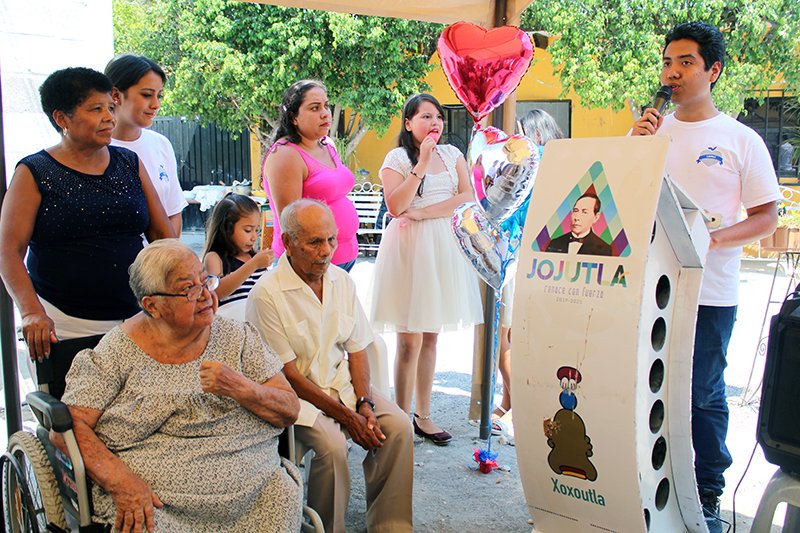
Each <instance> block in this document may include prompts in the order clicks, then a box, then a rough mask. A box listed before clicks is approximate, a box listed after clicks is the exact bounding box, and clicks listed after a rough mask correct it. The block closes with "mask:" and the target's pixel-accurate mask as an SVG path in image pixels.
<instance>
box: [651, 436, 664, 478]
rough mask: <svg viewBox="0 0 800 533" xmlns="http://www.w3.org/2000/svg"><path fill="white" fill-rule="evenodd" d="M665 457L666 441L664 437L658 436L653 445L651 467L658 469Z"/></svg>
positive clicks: (662, 464)
mask: <svg viewBox="0 0 800 533" xmlns="http://www.w3.org/2000/svg"><path fill="white" fill-rule="evenodd" d="M666 458H667V441H666V439H664V437H658V439H657V440H656V443H655V444H654V445H653V455H652V457H651V461H652V462H653V468H654V469H655V470H660V469H661V467H662V466H664V460H665V459H666Z"/></svg>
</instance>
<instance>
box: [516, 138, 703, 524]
mask: <svg viewBox="0 0 800 533" xmlns="http://www.w3.org/2000/svg"><path fill="white" fill-rule="evenodd" d="M669 143H670V140H669V138H668V137H665V136H651V137H624V138H607V139H564V140H557V141H551V142H549V143H548V144H547V147H546V149H545V151H544V155H543V158H542V160H541V163H540V166H539V173H538V177H537V179H536V185H535V187H534V190H533V194H532V197H531V203H530V208H529V210H528V216H527V220H526V223H525V233H524V236H523V241H522V244H521V248H520V256H519V264H518V270H517V274H516V278H515V281H516V292H515V297H514V322H513V326H512V339H511V341H512V354H513V356H512V372H511V373H512V391H513V404H514V425H515V428H516V451H517V457H518V460H519V467H520V475H521V478H522V483H523V488H524V490H525V497H526V500H527V503H528V506H529V508H530V512H531V516H532V518H533V524H534V531H536V532H548V533H550V532H552V533H578V532H581V533H583V532H592V531H596V532H598V533H600V532H617V533H634V532H642V533H644V532H651V533H654V532H664V533H667V532H668V533H679V532H683V531H690V532H706V531H707V529H706V526H705V521H704V519H703V514H702V509H701V507H700V501H699V497H698V494H697V488H696V484H695V477H694V466H693V451H692V441H691V424H690V414H691V375H692V351H693V345H694V327H695V318H696V313H697V302H698V296H699V291H700V282H701V279H702V274H703V264H704V262H705V254H706V251H707V249H708V243H709V235H708V230H707V229H706V225H705V220H704V217H703V215H702V212H701V211H700V210H699V208H698V207H697V206H696V204H694V202H693V201H692V200H691V199H690V198H689V197H688V196H687V195H686V194H685V193H683V192H682V191H681V190H680V189H679V188H678V187H677V186H676V185H675V184H674V183H672V182H671V180H670V179H669V178H668V177H666V176H664V163H665V161H666V157H667V152H668V150H669ZM587 206H590V207H589V208H588V209H587ZM573 213H574V214H573ZM587 219H588V224H590V225H591V232H589V234H587V235H586V236H585V237H584V238H583V241H582V242H580V241H575V240H573V241H572V242H569V243H568V242H567V241H569V240H570V238H569V234H571V233H575V231H578V233H579V236H580V233H585V232H586V231H587V229H586V228H587ZM573 230H575V231H573ZM598 237H599V239H601V240H602V242H599V241H598V240H597V239H598ZM587 251H588V252H589V253H587Z"/></svg>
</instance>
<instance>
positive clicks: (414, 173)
mask: <svg viewBox="0 0 800 533" xmlns="http://www.w3.org/2000/svg"><path fill="white" fill-rule="evenodd" d="M411 173H412V174H413V175H415V176H416V177H417V179H418V180H420V181H422V180H424V179H425V176H426V174H423V175H422V177H421V178H420V177H419V174H417V173H416V172H414V170H413V169H412V170H411Z"/></svg>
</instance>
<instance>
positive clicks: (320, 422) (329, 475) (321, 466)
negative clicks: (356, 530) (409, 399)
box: [295, 388, 414, 533]
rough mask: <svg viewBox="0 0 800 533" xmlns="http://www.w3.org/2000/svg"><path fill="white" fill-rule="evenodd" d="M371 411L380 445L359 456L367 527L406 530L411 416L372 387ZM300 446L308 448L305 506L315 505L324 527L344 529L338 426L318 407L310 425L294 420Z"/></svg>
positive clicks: (343, 453) (339, 532) (331, 531)
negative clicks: (378, 429)
mask: <svg viewBox="0 0 800 533" xmlns="http://www.w3.org/2000/svg"><path fill="white" fill-rule="evenodd" d="M372 399H373V401H374V402H375V406H376V407H375V416H376V417H377V418H378V423H379V424H380V425H381V430H382V431H383V433H384V435H386V440H385V441H383V446H382V447H381V448H377V449H375V450H372V451H370V452H367V456H366V457H365V458H364V463H363V465H364V478H365V480H366V485H367V531H369V533H411V532H412V531H413V530H414V528H413V523H412V518H413V516H412V514H413V513H412V504H411V499H412V493H413V485H414V436H413V430H412V427H411V422H410V420H409V418H408V415H407V414H405V413H404V412H403V411H402V410H401V409H400V408H399V407H398V406H397V404H396V403H394V402H393V401H392V400H391V399H389V398H387V397H386V396H385V395H383V394H382V393H381V392H380V391H378V390H377V389H375V388H373V389H372ZM295 438H296V439H297V440H298V441H299V444H301V447H300V448H301V451H302V448H306V449H309V448H310V449H313V450H314V459H312V460H311V465H310V466H309V465H306V467H307V468H309V474H308V506H309V507H311V508H312V509H314V510H315V511H317V513H319V515H320V517H321V518H322V522H323V524H324V525H325V531H326V533H345V514H346V513H347V505H348V502H349V501H350V469H349V467H348V465H347V454H348V448H347V439H348V438H349V435H348V433H347V430H346V429H345V427H344V426H341V425H340V424H339V423H338V422H337V421H336V420H334V419H332V418H330V417H328V416H325V415H323V414H322V413H320V414H319V415H318V416H317V420H316V422H315V423H314V425H313V426H312V427H304V426H295Z"/></svg>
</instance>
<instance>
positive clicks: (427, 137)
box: [370, 94, 483, 445]
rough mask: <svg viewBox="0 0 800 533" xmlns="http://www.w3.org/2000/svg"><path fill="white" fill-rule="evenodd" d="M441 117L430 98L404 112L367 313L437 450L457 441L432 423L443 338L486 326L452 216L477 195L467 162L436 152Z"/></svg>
mask: <svg viewBox="0 0 800 533" xmlns="http://www.w3.org/2000/svg"><path fill="white" fill-rule="evenodd" d="M443 116H444V112H443V110H442V106H441V105H439V102H437V101H436V99H435V98H434V97H433V96H431V95H429V94H418V95H416V96H412V97H411V98H409V99H408V100H407V101H406V104H405V106H404V107H403V127H402V131H401V133H400V136H399V142H398V144H399V147H398V148H395V149H394V150H392V151H391V152H389V153H388V154H387V155H386V159H385V160H384V162H383V166H382V167H381V170H380V177H381V181H382V182H383V191H384V195H385V199H386V206H387V208H388V210H389V213H390V214H391V215H392V217H394V220H392V222H391V223H390V224H389V225H388V227H387V228H386V231H385V232H384V234H383V239H382V241H381V246H380V250H379V251H378V257H377V259H376V260H375V269H374V272H375V277H374V281H373V291H372V299H371V304H372V305H371V306H370V315H371V316H370V322H371V323H372V327H373V329H375V330H376V331H377V332H383V331H396V332H397V359H396V362H395V378H394V390H395V400H396V401H397V404H398V405H399V406H400V408H401V409H403V410H404V411H405V412H407V413H410V412H411V399H412V396H413V394H414V389H415V386H416V409H415V411H416V412H415V413H414V431H415V432H416V433H417V435H421V436H423V437H427V438H429V439H430V440H431V441H433V442H434V444H439V445H443V444H447V443H448V442H450V440H451V439H452V436H451V435H450V434H449V433H448V432H447V431H444V430H442V429H441V428H439V427H438V426H436V424H434V422H433V421H432V420H431V418H430V413H431V411H430V407H431V390H432V388H433V375H434V370H435V368H436V340H437V337H438V334H439V332H441V331H445V330H453V329H456V328H457V327H459V326H470V325H472V324H479V323H482V321H483V316H482V307H481V302H480V292H479V289H478V278H477V275H476V274H475V272H474V271H473V270H472V267H471V266H470V265H469V264H468V263H467V261H466V260H465V259H464V258H463V256H462V254H461V252H460V251H459V249H458V243H457V242H456V239H455V237H454V236H453V233H452V229H451V224H452V222H451V219H452V216H453V211H454V210H455V209H456V208H457V207H458V206H460V205H461V204H463V203H464V202H470V201H474V195H473V193H472V189H471V187H470V183H469V173H468V171H467V163H466V161H465V160H464V156H463V155H461V152H459V150H458V149H457V148H455V147H454V146H450V145H447V144H443V145H439V144H437V141H438V139H439V136H440V135H441V132H442V129H443V127H444V119H443Z"/></svg>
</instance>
